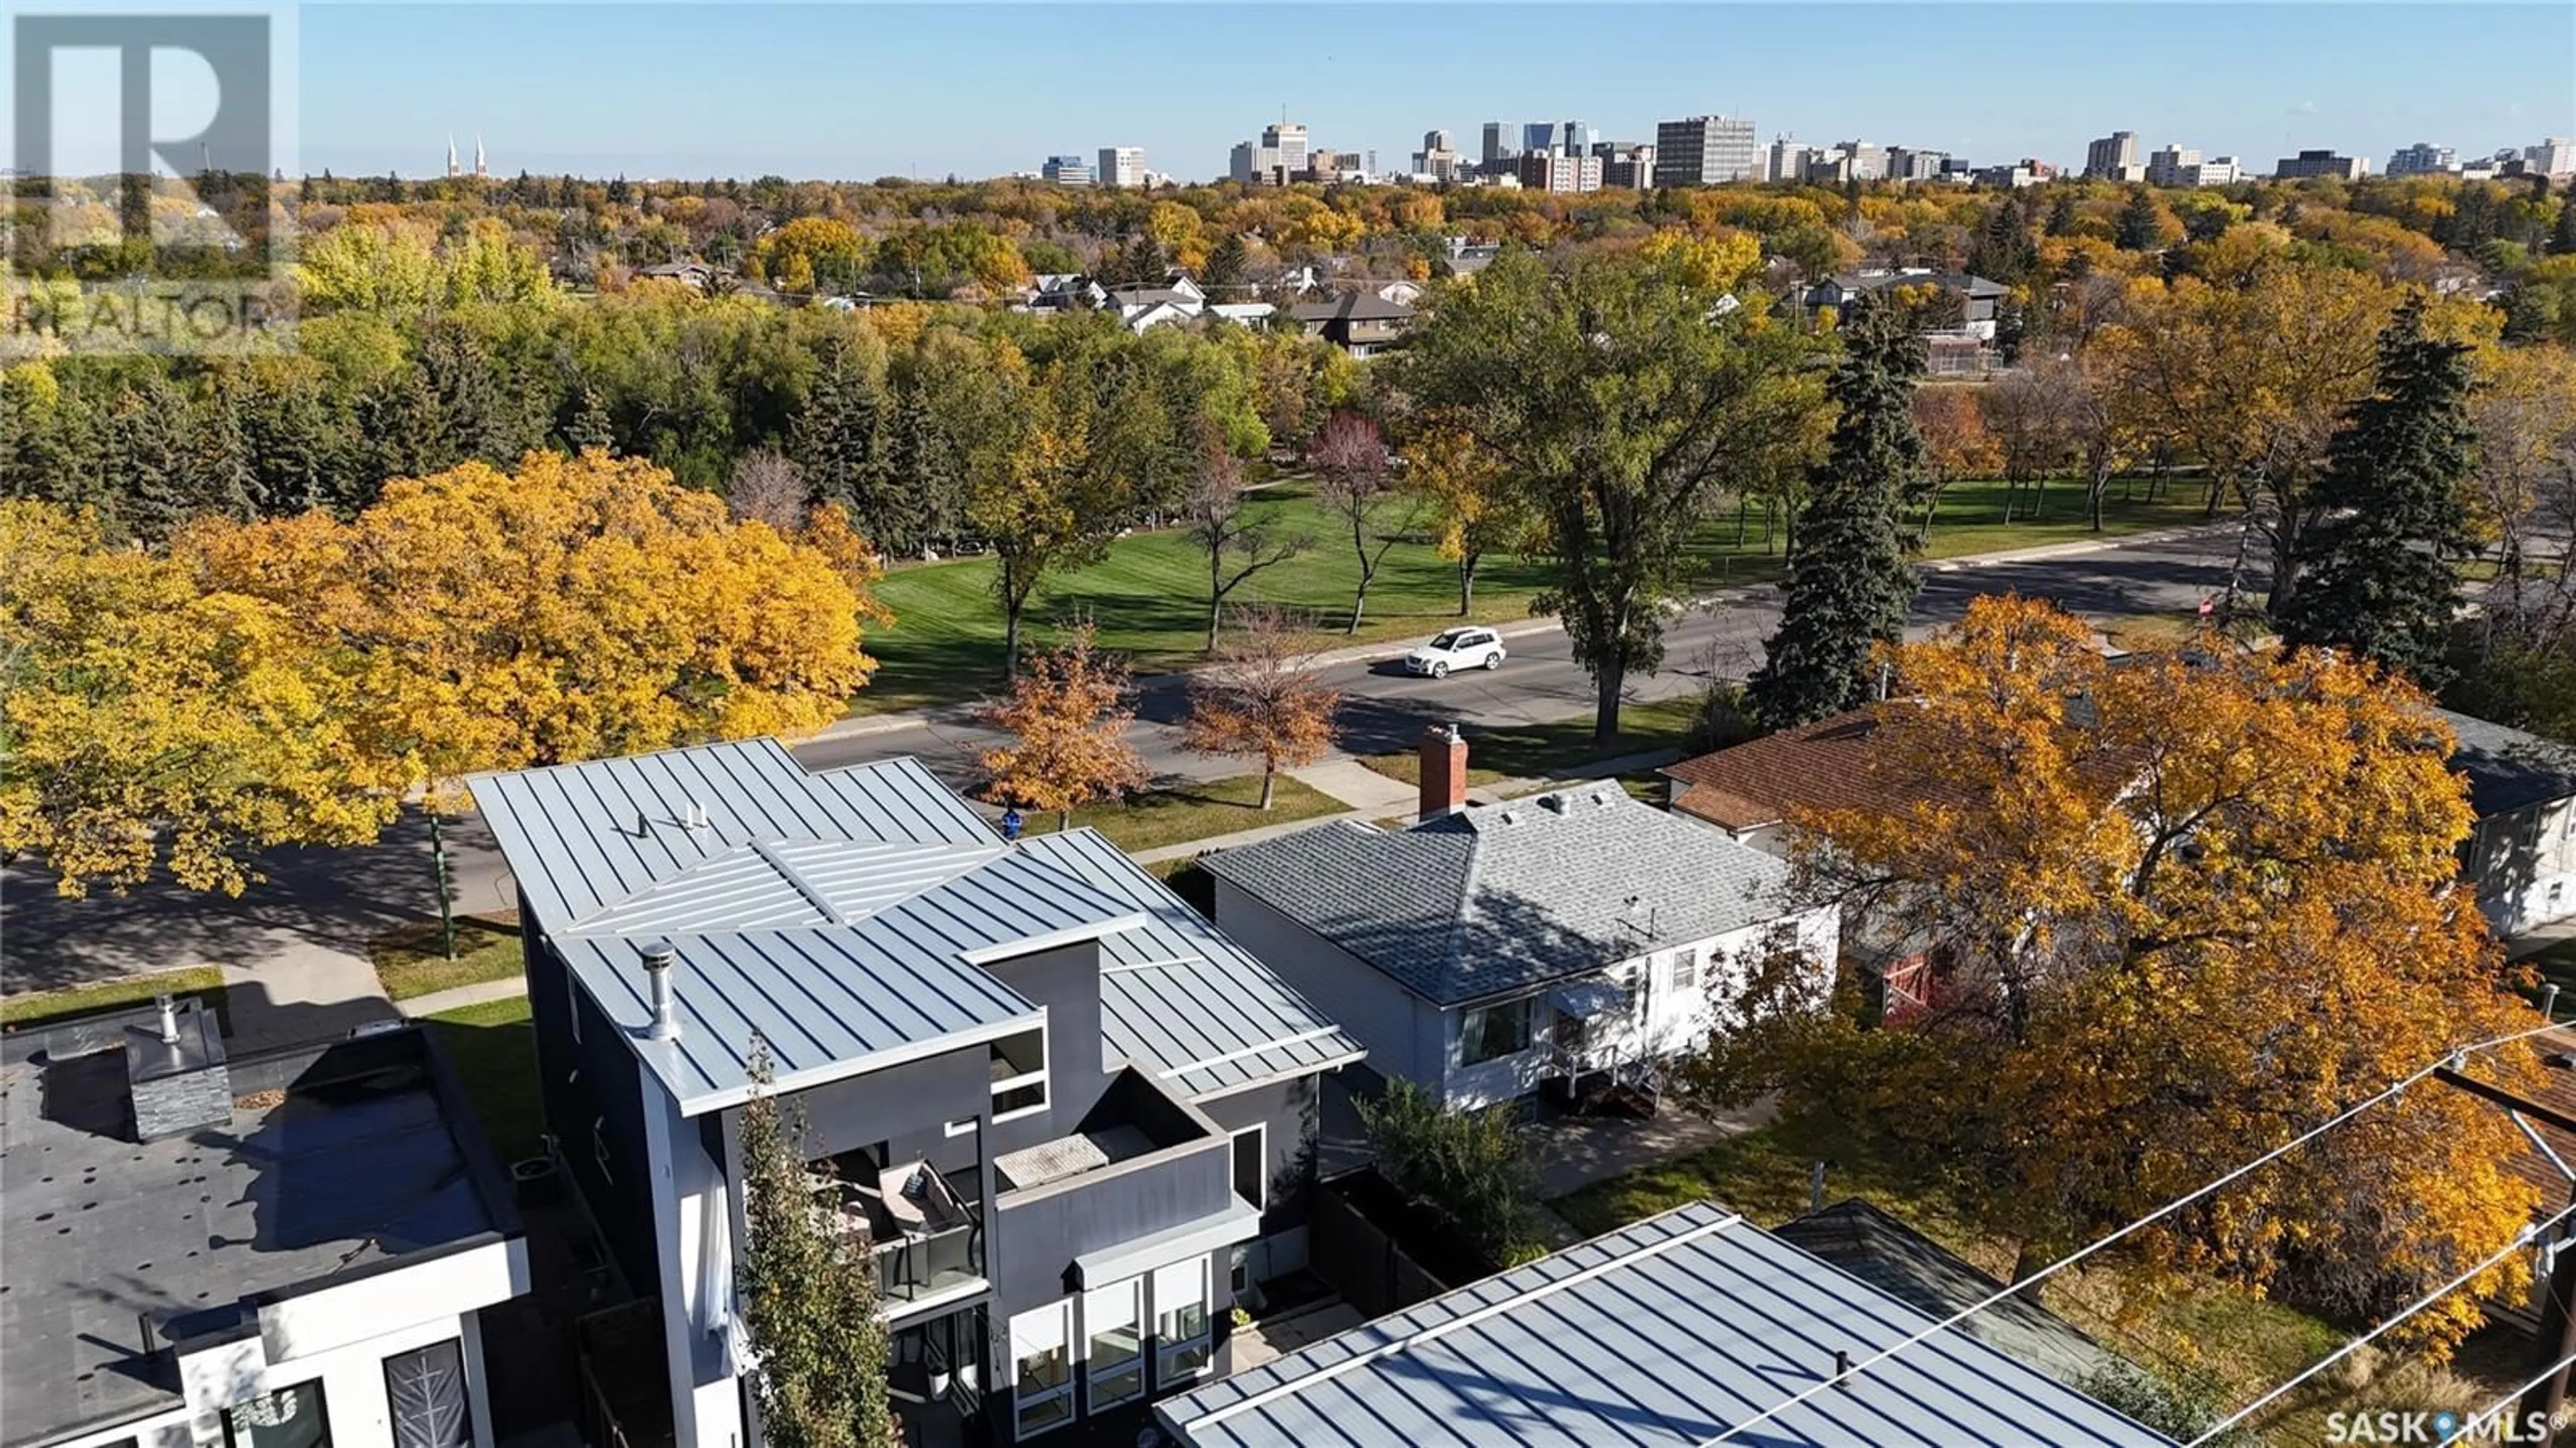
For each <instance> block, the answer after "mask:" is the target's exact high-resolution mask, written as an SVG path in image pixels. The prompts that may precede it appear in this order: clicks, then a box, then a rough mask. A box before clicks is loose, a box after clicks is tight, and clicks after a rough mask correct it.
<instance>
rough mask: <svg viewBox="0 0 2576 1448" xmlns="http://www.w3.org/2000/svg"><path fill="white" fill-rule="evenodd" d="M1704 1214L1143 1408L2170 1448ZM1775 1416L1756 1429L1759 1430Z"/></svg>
mask: <svg viewBox="0 0 2576 1448" xmlns="http://www.w3.org/2000/svg"><path fill="white" fill-rule="evenodd" d="M1938 1320H1939V1319H1936V1318H1931V1317H1926V1316H1925V1315H1924V1314H1923V1313H1921V1312H1919V1311H1917V1310H1915V1309H1914V1308H1912V1307H1909V1306H1907V1305H1906V1304H1905V1303H1903V1302H1900V1301H1898V1300H1897V1299H1896V1298H1893V1297H1890V1296H1889V1295H1887V1294H1886V1293H1884V1292H1881V1291H1879V1290H1878V1289H1877V1288H1874V1287H1872V1286H1870V1285H1868V1284H1867V1283H1865V1282H1862V1281H1861V1280H1859V1279H1858V1278H1856V1277H1853V1276H1851V1275H1850V1274H1848V1273H1845V1272H1843V1271H1841V1270H1840V1269H1838V1268H1835V1267H1833V1266H1831V1265H1829V1264H1827V1263H1825V1262H1823V1261H1820V1260H1818V1259H1817V1258H1815V1257H1813V1256H1811V1255H1809V1254H1808V1253H1806V1252H1803V1251H1801V1250H1799V1249H1798V1248H1796V1247H1794V1246H1791V1245H1790V1244H1788V1243H1787V1242H1784V1241H1782V1240H1781V1239H1780V1238H1778V1237H1776V1236H1773V1235H1772V1234H1770V1233H1768V1232H1765V1231H1763V1230H1761V1229H1760V1228H1758V1227H1755V1226H1753V1225H1752V1224H1751V1223H1749V1222H1746V1221H1744V1220H1743V1219H1742V1218H1739V1217H1736V1216H1734V1215H1733V1214H1731V1213H1728V1212H1726V1211H1724V1210H1723V1209H1721V1208H1718V1207H1716V1206H1712V1205H1710V1204H1707V1203H1699V1204H1697V1205H1693V1206H1687V1207H1683V1208H1680V1209H1678V1210H1676V1211H1672V1212H1667V1213H1665V1214H1664V1215H1662V1216H1659V1217H1654V1218H1650V1219H1648V1220H1646V1221H1643V1222H1640V1223H1637V1224H1636V1225H1635V1226H1632V1227H1629V1228H1626V1229H1624V1230H1622V1231H1618V1232H1614V1233H1612V1234H1610V1235H1608V1236H1606V1237H1599V1238H1596V1239H1594V1240H1592V1241H1590V1242H1586V1243H1583V1244H1582V1245H1580V1246H1575V1247H1569V1248H1567V1249H1566V1250H1564V1251H1562V1252H1559V1253H1556V1254H1554V1255H1553V1256H1549V1257H1544V1258H1541V1259H1540V1260H1538V1261H1536V1262H1532V1263H1530V1264H1529V1265H1527V1266H1524V1267H1517V1268H1514V1269H1513V1270H1511V1271H1509V1272H1505V1273H1503V1274H1501V1275H1500V1276H1497V1277H1489V1278H1487V1279H1485V1280H1484V1281H1482V1282H1479V1283H1476V1284H1475V1285H1473V1286H1470V1287H1465V1288H1461V1289H1459V1290H1458V1291H1455V1292H1452V1293H1449V1294H1448V1295H1446V1296H1443V1297H1438V1298H1434V1299H1433V1300H1431V1301H1429V1302H1426V1303H1424V1304H1422V1305H1421V1306H1418V1307H1414V1308H1411V1309H1408V1310H1406V1311H1404V1312H1399V1313H1396V1314H1394V1315H1392V1316H1388V1317H1382V1318H1379V1319H1378V1320H1376V1321H1375V1322H1371V1323H1368V1324H1365V1325H1364V1326H1361V1327H1357V1328H1353V1329H1352V1330H1350V1331H1348V1332H1345V1333H1343V1334H1341V1335H1340V1336H1338V1337H1334V1338H1330V1339H1327V1340H1326V1341H1324V1342H1321V1343H1318V1344H1316V1345H1315V1346H1312V1347H1309V1348H1306V1349H1304V1350H1302V1351H1299V1352H1295V1353H1291V1354H1289V1355H1288V1356H1286V1357H1282V1358H1279V1359H1277V1360H1275V1361H1272V1362H1268V1363H1264V1364H1262V1365H1261V1366H1259V1367H1255V1368H1251V1369H1248V1370H1246V1371H1244V1372H1239V1373H1236V1374H1234V1375H1233V1376H1231V1377H1228V1378H1225V1379H1223V1380H1222V1381H1219V1382H1215V1383H1211V1384H1209V1385H1208V1386H1206V1387H1203V1388H1199V1389H1197V1390H1195V1391H1193V1392H1189V1393H1185V1394H1182V1395H1180V1396H1178V1397H1174V1398H1167V1399H1165V1400H1163V1401H1162V1402H1161V1403H1159V1404H1157V1405H1156V1409H1155V1415H1156V1417H1157V1418H1159V1419H1160V1420H1161V1421H1162V1423H1163V1424H1164V1425H1165V1427H1166V1429H1167V1430H1168V1431H1169V1432H1171V1434H1172V1435H1173V1436H1174V1437H1176V1438H1178V1439H1179V1440H1180V1441H1181V1442H1182V1443H1183V1444H1186V1445H1189V1448H1291V1445H1295V1448H1304V1445H1310V1444H1319V1443H1331V1444H1335V1445H1339V1448H1413V1445H1417V1444H1433V1443H1437V1444H1441V1445H1444V1448H1578V1445H1580V1448H1592V1445H1596V1444H1603V1443H1618V1444H1622V1445H1627V1448H1702V1445H1705V1444H1707V1443H1709V1442H1711V1441H1712V1440H1714V1439H1717V1438H1719V1437H1722V1436H1723V1435H1725V1434H1726V1433H1727V1432H1728V1431H1729V1430H1731V1429H1736V1428H1744V1429H1745V1431H1744V1432H1743V1433H1742V1434H1741V1435H1740V1436H1738V1437H1736V1438H1734V1439H1732V1440H1730V1441H1732V1442H1734V1443H1736V1444H1739V1445H1742V1448H1851V1445H1855V1444H1867V1445H1870V1448H2173V1440H2172V1439H2171V1438H2168V1437H2166V1436H2164V1435H2163V1434H2161V1433H2158V1432H2155V1431H2154V1430H2152V1429H2150V1428H2147V1427H2144V1426H2142V1425H2140V1424H2138V1423H2136V1422H2134V1421H2132V1420H2130V1419H2129V1418H2126V1417H2124V1416H2122V1415H2121V1414H2119V1413H2117V1412H2115V1411H2113V1410H2112V1409H2110V1408H2108V1407H2106V1406H2104V1405H2103V1404H2101V1403H2098V1402H2095V1401H2094V1400H2093V1399H2091V1398H2089V1397H2086V1396H2084V1395H2083V1394H2082V1393H2079V1392H2077V1391H2075V1390H2074V1389H2072V1388H2069V1387H2067V1386H2066V1385H2064V1384H2062V1383H2060V1382H2058V1381H2056V1380H2055V1379H2053V1378H2050V1377H2048V1376H2047V1375H2046V1374H2044V1373H2041V1372H2039V1371H2037V1370H2035V1369H2033V1368H2030V1367H2027V1366H2025V1365H2023V1364H2021V1363H2018V1362H2015V1361H2013V1360H2012V1359H2011V1358H2008V1357H2006V1356H2004V1355H2003V1354H2001V1353H1998V1352H1996V1351H1995V1350H1994V1349H1992V1348H1990V1347H1987V1346H1986V1345H1985V1344H1983V1343H1981V1342H1978V1341H1977V1340H1976V1339H1974V1338H1971V1337H1966V1336H1963V1335H1961V1334H1959V1333H1957V1332H1955V1331H1951V1332H1940V1333H1934V1334H1932V1335H1931V1336H1929V1337H1926V1338H1925V1339H1924V1340H1923V1341H1922V1342H1920V1343H1918V1344H1916V1345H1914V1346H1913V1347H1910V1348H1906V1349H1904V1350H1902V1351H1900V1352H1898V1353H1896V1354H1895V1355H1894V1356H1892V1357H1890V1358H1888V1359H1887V1360H1886V1361H1885V1362H1882V1363H1880V1364H1878V1365H1877V1366H1875V1367H1872V1368H1871V1369H1869V1370H1868V1371H1867V1372H1865V1373H1862V1374H1860V1375H1859V1376H1857V1377H1856V1378H1853V1379H1850V1380H1848V1381H1847V1383H1846V1384H1845V1385H1844V1386H1843V1387H1840V1388H1832V1389H1826V1390H1824V1391H1820V1392H1815V1393H1814V1395H1813V1396H1811V1397H1808V1398H1807V1399H1805V1400H1804V1401H1803V1402H1800V1403H1799V1404H1798V1405H1797V1406H1796V1407H1793V1408H1785V1409H1780V1405H1782V1404H1784V1403H1786V1402H1787V1401H1788V1400H1790V1399H1791V1398H1793V1397H1796V1396H1797V1395H1798V1394H1800V1393H1801V1392H1806V1391H1808V1390H1811V1389H1815V1388H1818V1387H1819V1386H1820V1385H1821V1384H1822V1383H1824V1382H1825V1381H1826V1380H1827V1379H1828V1378H1830V1377H1831V1376H1832V1375H1833V1372H1834V1367H1835V1359H1834V1354H1835V1352H1836V1351H1837V1350H1840V1351H1843V1352H1846V1353H1848V1354H1850V1357H1851V1359H1852V1360H1853V1361H1855V1362H1858V1361H1861V1360H1864V1359H1866V1358H1868V1357H1869V1356H1871V1355H1872V1354H1873V1353H1874V1352H1877V1351H1879V1350H1881V1349H1885V1348H1890V1347H1894V1346H1895V1345H1896V1344H1897V1343H1899V1342H1902V1341H1904V1340H1905V1339H1906V1338H1907V1337H1909V1336H1911V1335H1913V1334H1914V1333H1917V1332H1920V1331H1923V1330H1925V1329H1927V1328H1929V1327H1931V1326H1932V1325H1933V1323H1934V1322H1936V1321H1938ZM1772 1409H1780V1411H1778V1412H1777V1413H1776V1415H1775V1416H1772V1417H1769V1418H1766V1419H1764V1420H1763V1421H1762V1422H1761V1423H1760V1424H1758V1425H1756V1426H1752V1427H1749V1428H1748V1427H1745V1425H1746V1424H1748V1423H1749V1422H1750V1420H1752V1419H1753V1418H1754V1417H1756V1416H1757V1415H1759V1414H1761V1413H1763V1412H1765V1411H1767V1410H1772Z"/></svg>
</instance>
